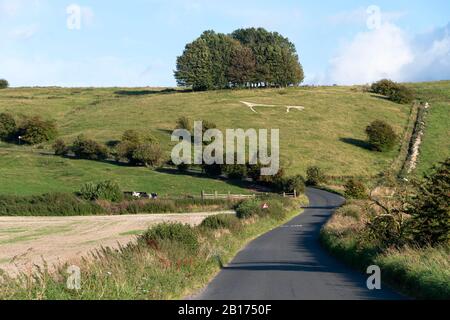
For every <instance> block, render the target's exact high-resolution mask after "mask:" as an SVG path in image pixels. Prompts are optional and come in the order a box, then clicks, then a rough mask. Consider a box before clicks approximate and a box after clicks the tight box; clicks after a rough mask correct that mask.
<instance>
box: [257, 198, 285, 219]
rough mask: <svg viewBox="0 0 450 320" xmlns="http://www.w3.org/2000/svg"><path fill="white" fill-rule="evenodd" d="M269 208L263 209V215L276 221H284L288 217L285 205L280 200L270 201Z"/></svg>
mask: <svg viewBox="0 0 450 320" xmlns="http://www.w3.org/2000/svg"><path fill="white" fill-rule="evenodd" d="M268 205H269V208H268V209H261V213H262V215H266V216H269V217H271V218H274V219H276V220H282V219H284V218H285V217H286V212H285V210H284V206H283V203H282V202H281V201H279V200H270V201H268Z"/></svg>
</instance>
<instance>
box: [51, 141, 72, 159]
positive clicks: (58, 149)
mask: <svg viewBox="0 0 450 320" xmlns="http://www.w3.org/2000/svg"><path fill="white" fill-rule="evenodd" d="M53 150H55V155H57V156H66V155H67V154H68V153H69V152H70V148H69V147H68V146H67V145H66V143H65V142H64V140H62V139H58V140H56V141H55V143H54V144H53Z"/></svg>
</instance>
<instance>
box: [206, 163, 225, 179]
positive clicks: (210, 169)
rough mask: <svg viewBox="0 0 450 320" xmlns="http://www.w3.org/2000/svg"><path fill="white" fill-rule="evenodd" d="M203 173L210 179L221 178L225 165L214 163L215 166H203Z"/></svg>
mask: <svg viewBox="0 0 450 320" xmlns="http://www.w3.org/2000/svg"><path fill="white" fill-rule="evenodd" d="M202 170H203V172H204V173H205V174H206V175H208V176H210V177H219V176H221V175H222V172H223V165H221V164H217V163H213V164H203V165H202Z"/></svg>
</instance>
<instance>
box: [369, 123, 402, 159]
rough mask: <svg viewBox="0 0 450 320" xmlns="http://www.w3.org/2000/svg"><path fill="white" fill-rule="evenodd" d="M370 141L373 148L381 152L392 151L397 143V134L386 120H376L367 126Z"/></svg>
mask: <svg viewBox="0 0 450 320" xmlns="http://www.w3.org/2000/svg"><path fill="white" fill-rule="evenodd" d="M366 133H367V136H368V138H369V139H368V142H369V144H370V145H371V146H372V149H373V150H375V151H379V152H385V151H390V150H392V148H393V147H394V146H395V144H396V143H397V139H398V138H397V134H396V133H395V131H394V129H393V128H392V127H391V126H390V125H389V124H387V123H386V122H384V121H381V120H376V121H374V122H372V123H371V124H370V125H369V126H368V127H367V128H366Z"/></svg>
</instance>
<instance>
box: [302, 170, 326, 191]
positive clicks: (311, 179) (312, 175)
mask: <svg viewBox="0 0 450 320" xmlns="http://www.w3.org/2000/svg"><path fill="white" fill-rule="evenodd" d="M325 182H326V177H325V174H324V173H323V172H322V169H320V168H319V167H308V169H307V171H306V184H307V185H309V186H318V185H321V184H322V183H325Z"/></svg>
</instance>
